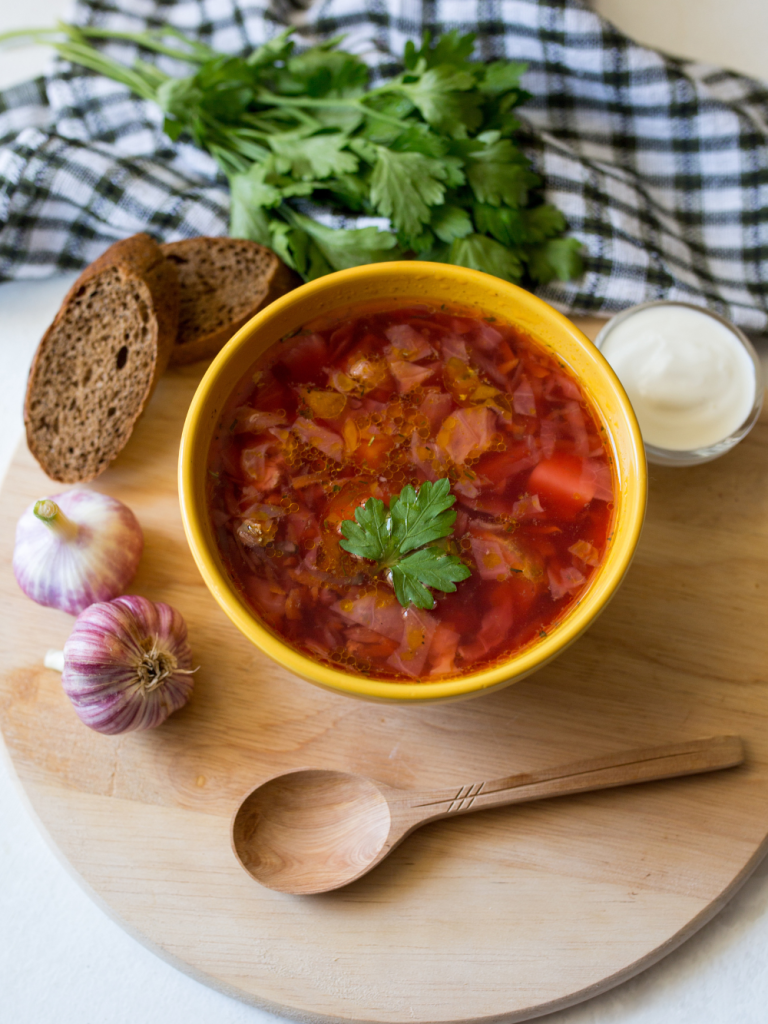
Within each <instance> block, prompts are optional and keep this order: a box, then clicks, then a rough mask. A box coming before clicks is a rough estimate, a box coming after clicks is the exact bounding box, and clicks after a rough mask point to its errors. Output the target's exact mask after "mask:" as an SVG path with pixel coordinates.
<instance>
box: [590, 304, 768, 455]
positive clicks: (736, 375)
mask: <svg viewBox="0 0 768 1024" xmlns="http://www.w3.org/2000/svg"><path fill="white" fill-rule="evenodd" d="M600 350H601V352H602V353H603V355H604V356H605V358H606V359H607V360H608V362H609V363H610V364H611V366H612V367H613V369H614V370H615V371H616V375H617V376H618V378H619V380H620V381H621V383H622V384H623V385H624V389H625V390H626V392H627V395H628V396H629V400H630V402H631V403H632V405H633V406H634V409H635V414H636V415H637V419H638V422H639V423H640V431H641V433H642V435H643V440H644V441H645V442H646V444H651V445H653V446H654V447H656V448H666V449H668V450H670V451H692V450H693V449H696V448H706V447H708V446H709V445H713V444H717V442H718V441H722V440H723V438H726V437H728V435H729V434H732V433H733V431H734V430H736V429H737V428H738V427H740V426H741V424H742V423H743V422H744V420H745V419H746V418H747V416H748V415H749V413H750V411H751V409H752V406H753V404H754V401H755V368H754V365H753V363H752V360H751V358H750V355H749V353H748V352H747V350H746V349H745V348H744V346H743V345H742V343H741V341H740V340H739V338H738V337H737V336H736V334H734V332H733V331H731V330H730V329H729V328H728V327H726V326H725V324H722V323H720V321H719V320H716V319H715V318H714V317H711V316H708V315H707V314H706V313H701V312H699V311H698V310H696V309H691V308H690V307H688V306H674V305H663V306H649V307H648V308H647V309H641V310H639V311H638V312H637V313H634V314H631V315H630V316H627V317H626V318H625V319H624V320H622V321H620V322H619V323H617V324H616V326H615V327H612V328H611V329H610V330H609V331H608V333H607V335H606V337H605V339H604V340H603V342H602V344H601V346H600Z"/></svg>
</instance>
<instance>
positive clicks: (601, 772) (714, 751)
mask: <svg viewBox="0 0 768 1024" xmlns="http://www.w3.org/2000/svg"><path fill="white" fill-rule="evenodd" d="M743 760H744V748H743V746H742V742H741V739H740V738H739V737H738V736H713V737H711V738H709V739H701V740H690V741H689V742H687V743H673V744H667V745H665V746H660V747H641V748H639V749H636V750H625V751H622V752H621V753H615V754H607V755H605V756H603V757H593V758H589V759H587V760H583V761H574V762H572V763H571V764H564V765H559V766H558V767H555V768H545V769H543V770H541V771H536V772H525V773H522V774H520V775H510V776H508V777H507V778H505V779H491V780H488V781H485V782H474V783H469V784H467V785H464V786H460V787H458V788H456V787H454V788H453V789H445V790H439V791H431V792H421V793H414V794H413V795H412V798H411V799H409V800H408V801H407V803H408V809H409V810H410V811H411V813H414V812H415V813H418V814H419V817H420V820H421V821H427V820H431V819H433V818H446V817H448V816H449V815H454V814H466V813H467V812H468V811H479V810H483V809H484V808H488V807H503V806H504V805H506V804H516V803H524V802H525V801H527V800H543V799H544V798H546V797H552V796H565V795H566V794H568V793H586V792H589V791H590V790H594V789H609V788H610V787H611V786H626V785H631V784H632V783H635V782H650V781H652V780H653V779H669V778H674V777H675V776H678V775H695V774H696V773H698V772H710V771H715V770H716V769H718V768H731V767H733V766H734V765H738V764H741V763H742V761H743Z"/></svg>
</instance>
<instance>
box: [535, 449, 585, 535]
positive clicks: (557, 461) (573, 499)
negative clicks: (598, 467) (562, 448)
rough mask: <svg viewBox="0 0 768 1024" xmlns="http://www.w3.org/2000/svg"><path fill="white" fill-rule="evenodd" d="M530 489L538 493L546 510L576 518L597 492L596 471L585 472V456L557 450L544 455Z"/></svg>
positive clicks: (568, 517) (565, 517)
mask: <svg viewBox="0 0 768 1024" xmlns="http://www.w3.org/2000/svg"><path fill="white" fill-rule="evenodd" d="M528 490H529V491H530V492H531V493H532V494H538V496H539V501H540V502H541V504H542V505H543V506H544V508H545V509H546V511H548V512H553V513H556V514H557V515H560V516H562V517H563V518H564V519H573V517H574V516H575V515H576V514H577V512H580V511H581V510H582V509H583V508H584V506H585V505H588V504H589V503H590V501H592V499H593V498H594V496H595V482H594V478H593V476H592V474H590V473H589V472H585V466H584V459H582V458H580V457H579V456H578V455H569V454H568V453H567V452H556V453H555V454H554V455H553V456H552V458H551V459H542V461H541V462H540V463H539V464H538V466H536V468H535V469H534V471H533V472H532V473H531V475H530V477H529V479H528Z"/></svg>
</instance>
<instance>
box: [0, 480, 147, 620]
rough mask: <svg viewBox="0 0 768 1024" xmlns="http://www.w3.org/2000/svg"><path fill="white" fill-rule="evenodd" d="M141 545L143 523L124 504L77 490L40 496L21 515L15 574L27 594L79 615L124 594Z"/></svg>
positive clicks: (104, 496)
mask: <svg viewBox="0 0 768 1024" xmlns="http://www.w3.org/2000/svg"><path fill="white" fill-rule="evenodd" d="M143 547H144V537H143V535H142V532H141V527H140V526H139V523H138V520H137V519H136V516H135V515H134V514H133V512H131V510H130V509H129V508H128V507H127V506H126V505H123V503H122V502H121V501H118V500H117V499H116V498H110V497H108V496H107V495H106V494H99V493H98V492H97V491H88V490H86V489H85V488H76V489H73V490H71V491H66V492H65V493H64V494H57V495H55V496H54V497H53V498H41V499H40V501H36V502H34V504H32V505H30V506H29V508H28V509H27V510H26V511H25V512H24V513H23V515H22V516H21V519H19V522H18V526H17V527H16V546H15V547H14V550H13V572H14V574H15V576H16V580H17V582H18V584H19V586H20V587H21V589H22V590H23V591H24V593H25V594H26V595H27V597H31V598H32V600H33V601H37V603H38V604H44V605H48V606H49V607H51V608H59V609H60V610H61V611H65V612H69V613H70V614H71V615H77V614H78V612H81V611H82V610H83V609H84V608H87V607H88V605H90V604H93V603H94V602H95V601H110V600H111V599H112V598H113V597H117V595H118V594H120V593H121V592H122V590H123V589H124V588H125V586H126V585H127V584H128V583H129V582H130V581H131V580H132V579H133V576H134V574H135V572H136V568H137V566H138V564H139V559H140V558H141V552H142V549H143Z"/></svg>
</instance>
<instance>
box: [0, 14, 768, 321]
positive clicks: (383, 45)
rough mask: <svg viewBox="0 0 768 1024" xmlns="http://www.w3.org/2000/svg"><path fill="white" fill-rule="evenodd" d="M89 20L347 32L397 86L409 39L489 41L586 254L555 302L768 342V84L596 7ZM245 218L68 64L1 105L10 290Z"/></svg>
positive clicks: (0, 202)
mask: <svg viewBox="0 0 768 1024" xmlns="http://www.w3.org/2000/svg"><path fill="white" fill-rule="evenodd" d="M75 10H76V15H75V20H76V21H77V22H79V23H81V24H90V25H99V26H103V27H109V28H120V29H131V30H141V29H144V28H146V27H152V28H155V27H158V26H160V25H162V24H165V23H168V24H171V25H174V26H176V27H178V28H180V29H182V30H183V31H184V32H186V33H189V34H191V35H193V36H199V37H200V38H201V39H203V40H204V41H206V42H208V43H209V44H210V45H212V46H213V47H214V48H216V49H218V50H222V51H226V52H232V53H234V52H242V51H247V50H249V49H250V48H252V47H254V46H256V45H258V44H260V43H262V42H264V41H265V40H266V39H268V38H270V37H271V36H273V35H274V34H275V33H276V32H278V31H280V30H281V29H282V28H283V27H284V26H285V25H286V24H294V25H296V26H297V28H298V30H299V38H300V39H302V40H305V41H307V42H311V41H314V40H316V39H317V38H320V37H328V36H331V35H335V34H337V33H339V32H344V33H346V34H347V38H346V42H345V47H346V48H347V49H351V50H353V51H355V52H357V53H360V54H361V55H364V56H365V57H366V59H367V60H369V62H370V63H371V65H372V66H373V67H374V69H375V71H376V73H377V74H378V75H382V74H383V75H386V74H390V73H393V72H396V71H397V70H398V69H397V64H396V55H398V54H400V53H402V50H403V46H404V44H405V42H406V40H408V39H412V40H414V41H418V40H419V39H420V37H421V34H422V33H423V32H424V31H425V30H429V31H431V32H433V33H440V32H442V31H445V30H447V29H450V28H458V29H459V30H461V31H464V32H467V31H473V32H476V33H477V35H478V41H477V55H478V57H479V58H480V59H482V60H493V59H498V58H501V57H505V58H508V59H511V60H522V61H525V62H527V64H528V71H527V73H526V75H525V76H524V79H523V85H524V87H525V88H526V89H528V90H529V91H530V92H531V93H532V95H533V98H532V99H531V100H530V101H529V102H528V103H527V105H526V106H525V107H523V108H522V117H523V119H524V121H525V129H524V133H523V137H522V143H523V146H524V148H525V150H526V152H527V153H528V154H529V156H530V157H531V159H532V160H533V162H534V165H535V167H536V169H537V170H538V171H539V173H540V174H542V175H543V177H544V180H545V186H546V187H545V192H546V199H547V201H549V202H551V203H554V204H555V205H556V206H558V207H559V208H560V209H561V210H562V211H563V213H564V214H565V215H566V217H567V218H568V222H569V225H570V232H571V233H572V234H573V235H575V236H576V237H577V238H579V239H580V240H581V241H582V242H583V243H584V246H585V252H586V260H585V265H586V269H585V273H584V276H583V277H582V278H581V279H580V280H578V281H574V282H570V283H567V284H563V283H560V282H555V283H553V284H551V285H548V286H547V287H544V288H541V289H539V294H540V295H541V296H542V297H543V298H545V299H546V300H547V301H549V302H551V303H552V304H553V305H555V306H557V307H558V308H560V309H563V310H566V311H571V312H577V313H612V312H614V311H616V310H618V309H621V308H623V307H625V306H628V305H631V304H633V303H637V302H642V301H645V300H648V299H657V298H667V299H670V298H671V299H682V300H686V301H691V302H695V303H699V304H702V305H707V306H709V307H710V308H711V309H714V310H716V311H718V312H720V313H722V314H723V315H725V316H726V317H728V318H729V319H731V320H733V321H734V322H736V323H737V324H740V325H741V326H742V327H744V328H746V329H748V330H751V331H758V332H761V331H768V85H765V84H763V83H761V82H758V81H755V80H753V79H749V78H745V77H743V76H741V75H737V74H733V73H731V72H728V71H722V70H719V69H716V68H713V67H709V66H704V65H702V64H697V63H692V62H690V61H683V60H677V59H674V58H672V57H668V56H665V55H662V54H660V53H657V52H655V51H653V50H649V49H646V48H644V47H642V46H638V45H636V44H635V43H633V42H632V41H631V40H629V39H627V38H626V37H625V36H624V35H622V34H621V33H620V32H618V31H617V30H616V29H615V28H614V27H613V26H612V25H610V24H609V23H608V22H606V21H605V20H604V19H602V18H600V17H599V16H598V15H597V14H595V13H594V12H593V11H591V10H590V9H589V8H588V7H586V6H584V4H583V3H582V2H580V0H314V2H312V0H271V2H270V0H176V2H174V0H81V2H79V3H78V4H77V5H76V8H75ZM109 51H110V52H111V53H112V54H113V55H114V56H116V57H118V58H120V59H122V60H128V61H130V60H131V59H132V58H133V57H134V56H136V53H135V52H134V51H133V50H132V48H131V47H130V46H127V45H123V44H119V45H116V44H110V46H109ZM142 56H144V57H146V56H147V55H146V53H143V54H142ZM158 62H159V63H160V65H161V66H162V67H163V69H164V70H166V71H170V72H171V73H176V74H184V73H188V69H187V68H186V66H185V67H174V66H173V64H172V63H171V62H170V61H169V60H168V59H166V58H159V60H158ZM227 214H228V196H227V189H226V183H225V181H224V179H223V178H222V177H221V176H220V175H219V174H217V171H216V167H215V165H214V163H213V160H212V159H211V158H210V157H208V156H207V154H205V153H202V152H200V151H199V150H197V149H196V148H195V147H193V146H192V145H191V144H189V143H184V142H180V143H178V144H176V145H173V144H171V143H170V141H169V140H168V138H167V137H166V136H165V135H164V134H163V132H162V116H161V114H160V113H159V111H158V110H157V109H156V108H154V107H153V106H152V104H149V103H145V102H143V101H141V100H138V99H136V98H134V97H133V96H132V95H131V94H130V93H129V92H128V90H127V89H126V88H125V87H123V86H120V85H117V84H116V83H114V82H111V81H108V80H106V79H103V78H99V77H97V76H95V75H91V74H89V73H86V72H83V71H82V70H81V69H79V68H74V69H73V68H72V67H71V66H70V65H67V64H64V63H59V64H58V65H57V66H56V71H55V73H53V74H52V75H50V76H48V77H46V78H44V79H42V78H41V79H37V80H36V81H34V82H30V83H28V84H26V85H22V86H19V87H17V88H14V89H10V90H7V91H6V92H4V93H0V278H5V279H8V278H24V277H25V278H33V277H43V276H46V275H49V274H51V273H54V272H56V271H60V270H70V269H76V268H79V267H82V266H84V265H85V264H86V263H88V262H90V261H91V260H93V259H94V258H95V257H96V256H97V255H98V254H99V253H100V252H101V251H102V250H103V249H104V248H105V247H106V245H108V244H110V243H111V242H113V241H114V240H115V239H117V238H122V237H124V236H126V235H130V234H133V233H134V232H137V231H145V230H146V231H149V232H150V234H152V235H154V236H156V237H158V238H162V239H163V240H173V239H178V238H183V237H187V236H190V235H196V234H223V233H226V228H227Z"/></svg>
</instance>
